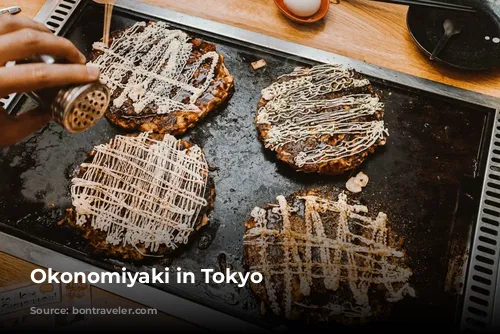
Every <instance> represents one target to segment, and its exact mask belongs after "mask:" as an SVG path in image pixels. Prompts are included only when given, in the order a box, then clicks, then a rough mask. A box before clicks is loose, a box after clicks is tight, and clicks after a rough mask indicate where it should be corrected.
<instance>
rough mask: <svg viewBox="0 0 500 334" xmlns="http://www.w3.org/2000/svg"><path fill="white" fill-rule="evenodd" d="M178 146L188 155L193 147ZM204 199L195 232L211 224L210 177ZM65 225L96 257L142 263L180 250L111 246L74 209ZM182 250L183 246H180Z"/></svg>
mask: <svg viewBox="0 0 500 334" xmlns="http://www.w3.org/2000/svg"><path fill="white" fill-rule="evenodd" d="M136 135H137V134H131V135H130V136H136ZM149 138H151V139H153V140H158V141H161V140H163V135H162V134H155V133H152V134H150V135H149ZM177 145H178V146H177V147H178V149H179V150H187V152H188V154H189V149H190V148H191V147H192V146H193V144H192V143H189V142H187V141H183V140H182V141H179V142H178V144H177ZM94 156H95V151H92V152H90V153H89V154H88V157H87V159H86V160H85V162H84V163H92V161H93V159H94ZM85 172H86V168H85V167H83V166H81V167H80V168H79V169H78V171H77V173H76V177H77V178H82V177H83V175H84V174H85ZM204 198H205V200H206V201H207V203H208V204H207V205H206V206H205V207H203V208H202V209H201V211H200V214H199V217H198V219H197V221H196V223H195V225H194V230H195V232H196V231H198V230H199V229H201V228H202V227H203V226H205V225H207V224H208V223H209V222H208V213H209V212H210V211H211V210H212V209H213V204H214V200H215V186H214V182H213V180H212V178H211V177H210V176H209V177H208V179H207V187H206V190H205V195H204ZM63 223H67V224H68V225H69V226H71V227H73V228H75V229H77V230H80V231H81V232H82V235H83V237H84V238H85V239H87V240H88V241H89V246H90V247H89V249H90V251H91V252H93V253H95V254H96V255H99V254H101V255H105V256H108V257H110V258H116V259H120V260H125V261H141V260H144V259H145V258H148V257H155V256H156V257H157V256H165V255H170V256H173V255H174V254H176V253H179V248H178V249H176V250H174V251H172V250H171V249H168V248H167V247H166V245H161V246H160V248H159V250H158V251H157V252H151V251H150V250H149V249H148V248H146V247H145V245H144V244H142V243H141V244H138V245H135V247H134V246H133V245H130V244H126V245H124V244H123V243H120V244H119V245H111V244H110V243H108V242H107V241H106V238H107V233H106V232H105V231H102V230H99V229H95V228H93V227H92V226H91V224H90V222H88V221H87V223H84V224H83V225H81V226H80V225H77V224H76V210H75V208H74V207H73V208H69V209H67V211H66V219H65V220H64V221H61V222H60V224H63ZM191 238H192V234H191V235H190V239H191ZM180 248H182V245H180Z"/></svg>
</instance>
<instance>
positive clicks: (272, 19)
mask: <svg viewBox="0 0 500 334" xmlns="http://www.w3.org/2000/svg"><path fill="white" fill-rule="evenodd" d="M143 2H146V3H150V4H153V5H156V6H160V7H165V8H169V9H172V10H175V11H178V12H182V13H186V14H190V15H194V16H197V17H203V18H206V19H209V20H213V21H218V22H222V23H226V24H229V25H232V26H236V27H240V28H243V29H248V30H252V31H256V32H260V33H263V34H266V35H271V36H274V37H277V38H281V39H285V40H289V41H293V42H296V43H299V44H303V45H308V46H312V47H315V48H318V49H321V50H326V51H330V52H334V53H337V54H340V55H343V56H347V57H351V58H354V59H358V60H362V61H365V62H368V63H372V64H375V65H379V66H382V67H387V68H390V69H393V70H397V71H401V72H406V73H410V74H413V75H416V76H419V77H423V78H427V79H430V80H434V81H438V82H441V83H444V84H448V85H452V86H456V87H460V88H464V89H468V90H472V91H476V92H480V93H483V94H487V95H492V96H496V97H500V70H495V71H493V72H480V73H477V72H464V71H459V70H456V69H451V68H447V67H444V66H440V65H436V64H435V63H433V62H431V61H429V60H428V58H427V57H425V56H424V55H423V54H422V53H421V52H420V50H419V49H418V47H417V46H416V45H415V43H414V42H413V40H412V39H411V36H410V35H409V33H408V31H407V28H406V11H407V7H406V6H401V5H394V4H387V3H375V2H370V1H367V0H341V2H340V4H332V5H331V6H330V12H329V13H328V14H327V16H326V17H325V19H324V20H322V21H320V22H318V23H315V24H312V25H303V24H297V23H294V22H291V21H290V20H288V19H287V18H285V17H284V16H283V15H282V14H281V13H280V11H279V10H278V8H277V7H276V6H275V4H274V1H273V0H144V1H143ZM43 3H44V0H0V7H8V6H13V5H18V6H21V8H22V9H23V15H26V16H30V17H33V16H34V15H35V14H36V13H37V12H38V10H39V9H40V8H41V6H42V4H43Z"/></svg>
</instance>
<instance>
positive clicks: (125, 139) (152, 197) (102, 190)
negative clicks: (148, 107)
mask: <svg viewBox="0 0 500 334" xmlns="http://www.w3.org/2000/svg"><path fill="white" fill-rule="evenodd" d="M178 145H179V142H178V141H177V140H176V139H175V138H174V137H172V136H170V135H165V137H164V138H163V140H162V141H158V140H153V139H150V138H149V134H148V133H142V134H140V135H139V136H137V137H130V136H116V137H115V138H113V139H112V140H111V142H110V143H108V144H104V145H99V146H97V147H96V148H95V156H94V157H93V159H92V162H91V163H84V164H82V165H81V167H82V168H85V169H86V171H85V173H84V174H83V175H82V176H81V177H77V178H74V179H73V180H72V186H71V197H72V200H73V205H74V207H75V210H76V223H77V225H80V226H81V225H84V224H86V223H88V224H90V226H91V227H92V228H94V229H98V230H102V231H105V232H106V233H107V238H106V241H107V242H108V243H110V244H111V245H118V244H123V245H127V244H128V245H132V246H134V247H137V246H139V245H140V244H144V245H145V247H146V248H148V249H150V250H151V251H153V252H155V251H158V249H159V247H160V245H166V246H167V247H168V248H169V249H175V248H177V245H178V244H181V243H186V242H187V240H188V237H189V235H190V234H191V232H193V229H194V225H195V223H196V221H197V220H198V217H199V214H200V210H201V209H202V208H203V207H204V206H206V205H207V201H206V200H205V198H204V194H205V189H206V184H207V177H208V164H207V162H206V160H205V157H204V154H203V152H202V150H201V149H200V148H199V147H198V146H193V147H191V148H189V150H186V149H183V150H182V149H179V148H178Z"/></svg>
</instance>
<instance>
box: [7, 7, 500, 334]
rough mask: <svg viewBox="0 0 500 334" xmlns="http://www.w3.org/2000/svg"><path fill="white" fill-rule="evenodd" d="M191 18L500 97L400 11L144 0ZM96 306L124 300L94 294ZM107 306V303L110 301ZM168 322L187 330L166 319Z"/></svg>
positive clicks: (498, 76) (26, 268) (21, 275)
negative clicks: (308, 15) (419, 37)
mask: <svg viewBox="0 0 500 334" xmlns="http://www.w3.org/2000/svg"><path fill="white" fill-rule="evenodd" d="M44 2H45V1H44V0H0V8H3V7H9V6H14V5H18V6H20V7H21V8H22V10H23V12H22V15H25V16H28V17H33V16H35V15H36V13H37V12H38V10H39V9H40V8H41V6H42V5H43V3H44ZM144 2H147V3H151V4H154V5H157V6H162V7H166V8H169V9H172V10H175V11H179V12H182V13H187V14H190V15H193V16H198V17H203V18H206V19H209V20H214V21H218V22H222V23H226V24H229V25H233V26H237V27H240V28H243V29H248V30H253V31H256V32H259V33H263V34H267V35H272V36H274V37H277V38H281V39H285V40H290V41H293V42H296V43H299V44H303V45H308V46H312V47H315V48H318V49H322V50H326V51H330V52H334V53H337V54H340V55H344V56H347V57H351V58H355V59H359V60H363V61H366V62H369V63H373V64H376V65H379V66H382V67H387V68H390V69H393V70H397V71H402V72H406V73H410V74H413V75H416V76H419V77H423V78H427V79H431V80H434V81H438V82H441V83H445V84H449V85H453V86H457V87H461V88H464V89H468V90H473V91H476V92H480V93H483V94H488V95H492V96H496V97H500V71H495V72H489V73H487V72H485V73H463V72H459V71H457V70H452V69H448V68H444V67H441V66H437V65H435V64H433V63H432V62H430V61H428V59H427V58H426V57H424V56H423V55H422V54H421V53H420V51H419V50H418V48H417V46H416V45H415V44H414V43H413V41H412V40H411V37H410V35H409V34H408V32H407V30H406V10H407V8H406V7H405V6H399V5H390V4H384V3H371V2H368V1H366V0H349V1H346V0H343V1H342V3H341V4H338V5H334V4H332V6H331V9H330V12H329V13H328V15H327V17H326V18H325V19H324V20H323V21H321V22H319V23H317V24H314V25H308V26H305V25H299V24H295V23H292V22H290V21H289V20H287V19H285V17H284V16H283V15H281V13H280V12H279V11H278V9H277V8H276V7H275V5H274V1H273V0H182V1H179V0H145V1H144ZM33 268H34V266H33V265H31V264H29V263H27V262H24V261H21V260H19V259H14V258H12V257H9V256H7V255H2V254H0V286H2V285H6V284H14V283H19V282H21V281H23V280H24V281H29V273H30V272H31V270H32V269H33ZM94 291H95V293H94V300H95V302H96V303H101V305H103V304H106V305H109V304H110V303H111V304H112V303H114V304H115V305H121V304H122V303H124V301H123V300H121V299H120V298H117V297H115V296H112V295H110V294H108V293H105V292H103V291H101V290H98V289H94ZM110 301H112V302H110ZM168 318H169V320H170V321H172V322H175V323H176V324H180V326H187V325H186V324H184V323H183V322H181V321H179V320H177V319H173V318H171V317H168Z"/></svg>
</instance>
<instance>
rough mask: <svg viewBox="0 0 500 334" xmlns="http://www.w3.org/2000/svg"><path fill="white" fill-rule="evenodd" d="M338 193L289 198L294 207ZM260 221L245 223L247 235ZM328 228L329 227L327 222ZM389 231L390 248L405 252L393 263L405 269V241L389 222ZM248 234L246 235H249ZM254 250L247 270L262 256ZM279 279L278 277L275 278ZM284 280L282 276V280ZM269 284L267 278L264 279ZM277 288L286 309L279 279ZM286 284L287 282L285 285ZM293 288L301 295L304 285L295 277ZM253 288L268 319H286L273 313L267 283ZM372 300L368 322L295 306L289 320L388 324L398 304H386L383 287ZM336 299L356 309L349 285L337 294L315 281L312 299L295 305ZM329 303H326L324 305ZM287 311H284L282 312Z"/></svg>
mask: <svg viewBox="0 0 500 334" xmlns="http://www.w3.org/2000/svg"><path fill="white" fill-rule="evenodd" d="M338 193H340V190H339V191H338V192H335V193H332V191H331V190H330V191H329V190H327V189H323V188H321V189H319V188H318V189H312V190H308V191H305V190H304V191H298V192H295V193H293V194H292V195H290V196H287V197H286V201H287V203H289V204H290V203H293V202H294V200H296V199H297V197H302V196H317V197H321V198H324V199H329V200H336V199H337V196H338ZM348 202H351V204H352V203H354V202H356V203H357V201H351V200H348ZM276 207H278V203H277V202H275V203H273V204H267V205H265V206H263V207H262V208H263V209H264V210H266V212H268V211H269V210H271V209H272V208H276ZM289 218H290V221H291V222H292V225H293V224H294V221H295V222H298V224H302V223H303V220H304V217H302V216H299V215H297V214H296V213H293V214H291V215H290V216H289ZM276 222H281V219H278V220H276ZM256 223H257V222H256V221H255V220H254V218H249V219H248V220H247V221H246V222H245V228H246V232H248V231H249V230H251V229H252V228H254V227H255V225H256ZM323 224H324V225H326V224H328V222H327V223H325V222H323ZM387 227H388V230H389V233H388V238H387V239H388V246H389V247H392V248H395V249H398V250H400V251H401V252H403V254H404V256H403V257H402V258H399V259H392V260H393V262H390V263H394V262H397V263H405V265H407V264H408V260H409V259H408V255H407V253H406V251H405V250H404V249H403V247H402V246H403V243H404V238H402V237H400V236H398V235H396V234H395V233H394V232H393V231H392V229H391V221H390V220H388V221H387ZM276 229H277V228H276ZM246 232H245V234H246ZM252 248H254V246H250V247H249V246H244V247H243V252H244V258H245V260H244V263H245V268H246V269H247V270H248V269H249V268H250V267H251V266H252V261H253V260H255V259H259V258H260V255H258V254H256V252H255V250H254V249H252ZM280 261H282V260H281V259H275V261H271V262H280ZM274 277H276V276H274ZM279 277H280V279H281V276H279ZM264 279H265V280H266V279H267V277H265V278H264ZM271 281H272V282H273V283H275V284H273V285H274V287H275V288H276V296H278V302H279V304H280V307H281V308H282V306H283V305H282V299H281V296H283V289H282V288H283V286H282V285H280V284H276V282H277V280H276V278H273V279H272V280H271ZM282 282H283V281H282ZM292 284H293V289H292V290H293V291H299V290H300V288H299V286H300V282H299V280H298V279H297V277H295V278H294V279H293V281H292ZM250 288H251V289H252V291H253V293H254V294H255V295H256V296H257V298H258V299H259V300H260V301H261V302H262V303H263V305H264V306H265V311H266V313H265V314H266V315H271V316H272V317H278V318H280V317H283V316H284V315H283V314H274V313H273V311H272V309H271V302H270V301H269V296H268V294H267V290H266V287H265V285H264V282H262V283H260V284H254V283H252V282H251V283H250ZM369 296H370V307H371V311H372V316H371V317H367V318H351V317H347V316H343V315H331V314H329V313H330V311H328V310H321V309H307V308H301V307H298V306H296V307H294V306H292V310H293V312H292V314H291V317H290V318H289V319H288V320H292V321H298V322H303V321H307V322H313V323H321V322H336V323H339V324H342V325H345V326H363V325H366V324H369V323H371V322H373V321H379V320H384V319H387V318H388V317H389V316H390V313H391V310H392V308H393V306H394V304H395V303H391V302H388V301H386V300H385V292H384V291H383V287H382V285H379V286H378V287H377V288H375V289H374V288H373V287H372V288H371V289H370V291H369ZM332 297H333V298H335V299H336V300H337V301H339V302H340V301H343V302H345V303H348V302H349V303H351V304H353V305H355V302H354V298H353V296H352V293H351V292H350V289H349V287H348V286H347V285H346V284H341V286H339V288H338V289H337V290H336V291H333V290H326V288H325V287H324V285H323V284H322V283H318V282H317V281H316V282H315V281H314V280H313V284H312V286H311V296H309V297H304V296H301V295H294V296H293V298H294V301H295V302H300V301H301V300H304V299H308V300H311V299H312V300H319V301H330V300H331V298H332ZM324 303H326V302H324ZM319 304H320V303H319ZM282 311H283V309H282Z"/></svg>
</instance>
